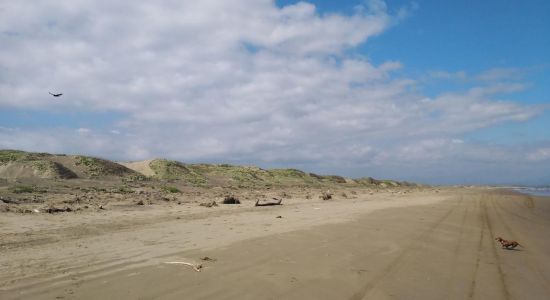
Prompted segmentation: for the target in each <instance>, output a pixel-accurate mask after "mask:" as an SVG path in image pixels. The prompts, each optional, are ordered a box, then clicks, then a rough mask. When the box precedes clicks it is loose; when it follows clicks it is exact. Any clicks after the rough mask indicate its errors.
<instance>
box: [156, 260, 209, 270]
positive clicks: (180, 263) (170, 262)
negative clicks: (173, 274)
mask: <svg viewBox="0 0 550 300" xmlns="http://www.w3.org/2000/svg"><path fill="white" fill-rule="evenodd" d="M165 264H170V265H186V266H190V267H192V268H193V270H195V271H197V272H200V271H201V269H202V265H201V264H193V263H189V262H184V261H167V262H165Z"/></svg>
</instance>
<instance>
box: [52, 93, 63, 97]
mask: <svg viewBox="0 0 550 300" xmlns="http://www.w3.org/2000/svg"><path fill="white" fill-rule="evenodd" d="M49 93H50V95H52V96H54V97H59V96H61V95H63V94H52V93H51V92H49Z"/></svg>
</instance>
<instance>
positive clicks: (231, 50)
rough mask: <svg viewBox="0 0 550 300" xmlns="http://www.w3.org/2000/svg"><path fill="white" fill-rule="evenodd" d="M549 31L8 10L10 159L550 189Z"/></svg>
mask: <svg viewBox="0 0 550 300" xmlns="http://www.w3.org/2000/svg"><path fill="white" fill-rule="evenodd" d="M549 28H550V2H548V1H435V0H434V1H421V0H417V1H406V0H387V1H382V0H368V1H363V0H350V1H336V0H334V1H331V0H319V1H291V0H284V1H283V0H278V1H272V0H232V1H218V0H202V1H196V0H178V1H176V0H162V1H134V0H132V1H129V0H126V1H106V0H99V1H97V0H79V1H74V0H55V1H54V0H44V1H39V2H37V1H30V0H21V1H8V0H0V149H2V148H3V149H20V150H27V151H40V152H50V153H68V154H85V155H92V156H99V157H103V158H107V159H113V160H125V161H129V160H143V159H150V158H155V157H161V158H168V159H175V160H179V161H182V162H186V163H197V162H206V163H222V162H223V163H232V164H240V165H256V166H260V167H263V168H298V169H302V170H305V171H309V172H315V173H321V174H336V175H342V176H349V177H363V176H372V177H375V178H388V179H396V180H407V181H414V182H421V183H427V184H522V185H550V130H549V129H550V32H549V31H550V30H549ZM48 92H52V93H63V96H61V97H57V98H54V97H52V96H51V95H49V94H48Z"/></svg>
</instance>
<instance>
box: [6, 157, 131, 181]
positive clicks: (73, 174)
mask: <svg viewBox="0 0 550 300" xmlns="http://www.w3.org/2000/svg"><path fill="white" fill-rule="evenodd" d="M132 175H139V173H137V172H135V171H133V170H131V169H128V168H126V167H125V166H122V165H120V164H117V163H114V162H112V161H109V160H105V159H101V158H95V157H89V156H81V155H64V154H49V153H34V152H25V151H19V150H0V178H5V179H11V180H15V179H20V178H43V179H55V178H59V179H71V178H101V177H110V176H115V177H128V176H132Z"/></svg>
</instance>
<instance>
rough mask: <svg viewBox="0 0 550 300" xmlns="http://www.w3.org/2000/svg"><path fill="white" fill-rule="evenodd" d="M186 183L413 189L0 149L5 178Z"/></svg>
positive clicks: (248, 169) (279, 172)
mask: <svg viewBox="0 0 550 300" xmlns="http://www.w3.org/2000/svg"><path fill="white" fill-rule="evenodd" d="M112 177H118V178H129V179H132V180H133V179H137V180H145V179H150V180H162V181H181V182H182V183H185V184H187V185H193V186H241V187H251V186H317V187H321V186H331V185H357V186H379V187H392V186H399V185H410V184H408V183H400V182H397V181H391V180H376V179H373V178H370V177H366V178H360V179H351V178H345V177H342V176H335V175H317V174H314V173H307V172H304V171H301V170H297V169H269V170H266V169H262V168H259V167H255V166H238V165H230V164H186V163H183V162H179V161H174V160H167V159H151V160H144V161H136V162H113V161H110V160H106V159H102V158H96V157H90V156H82V155H65V154H49V153H34V152H25V151H19V150H0V178H3V179H9V180H16V179H21V178H39V179H70V178H84V179H101V178H112Z"/></svg>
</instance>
